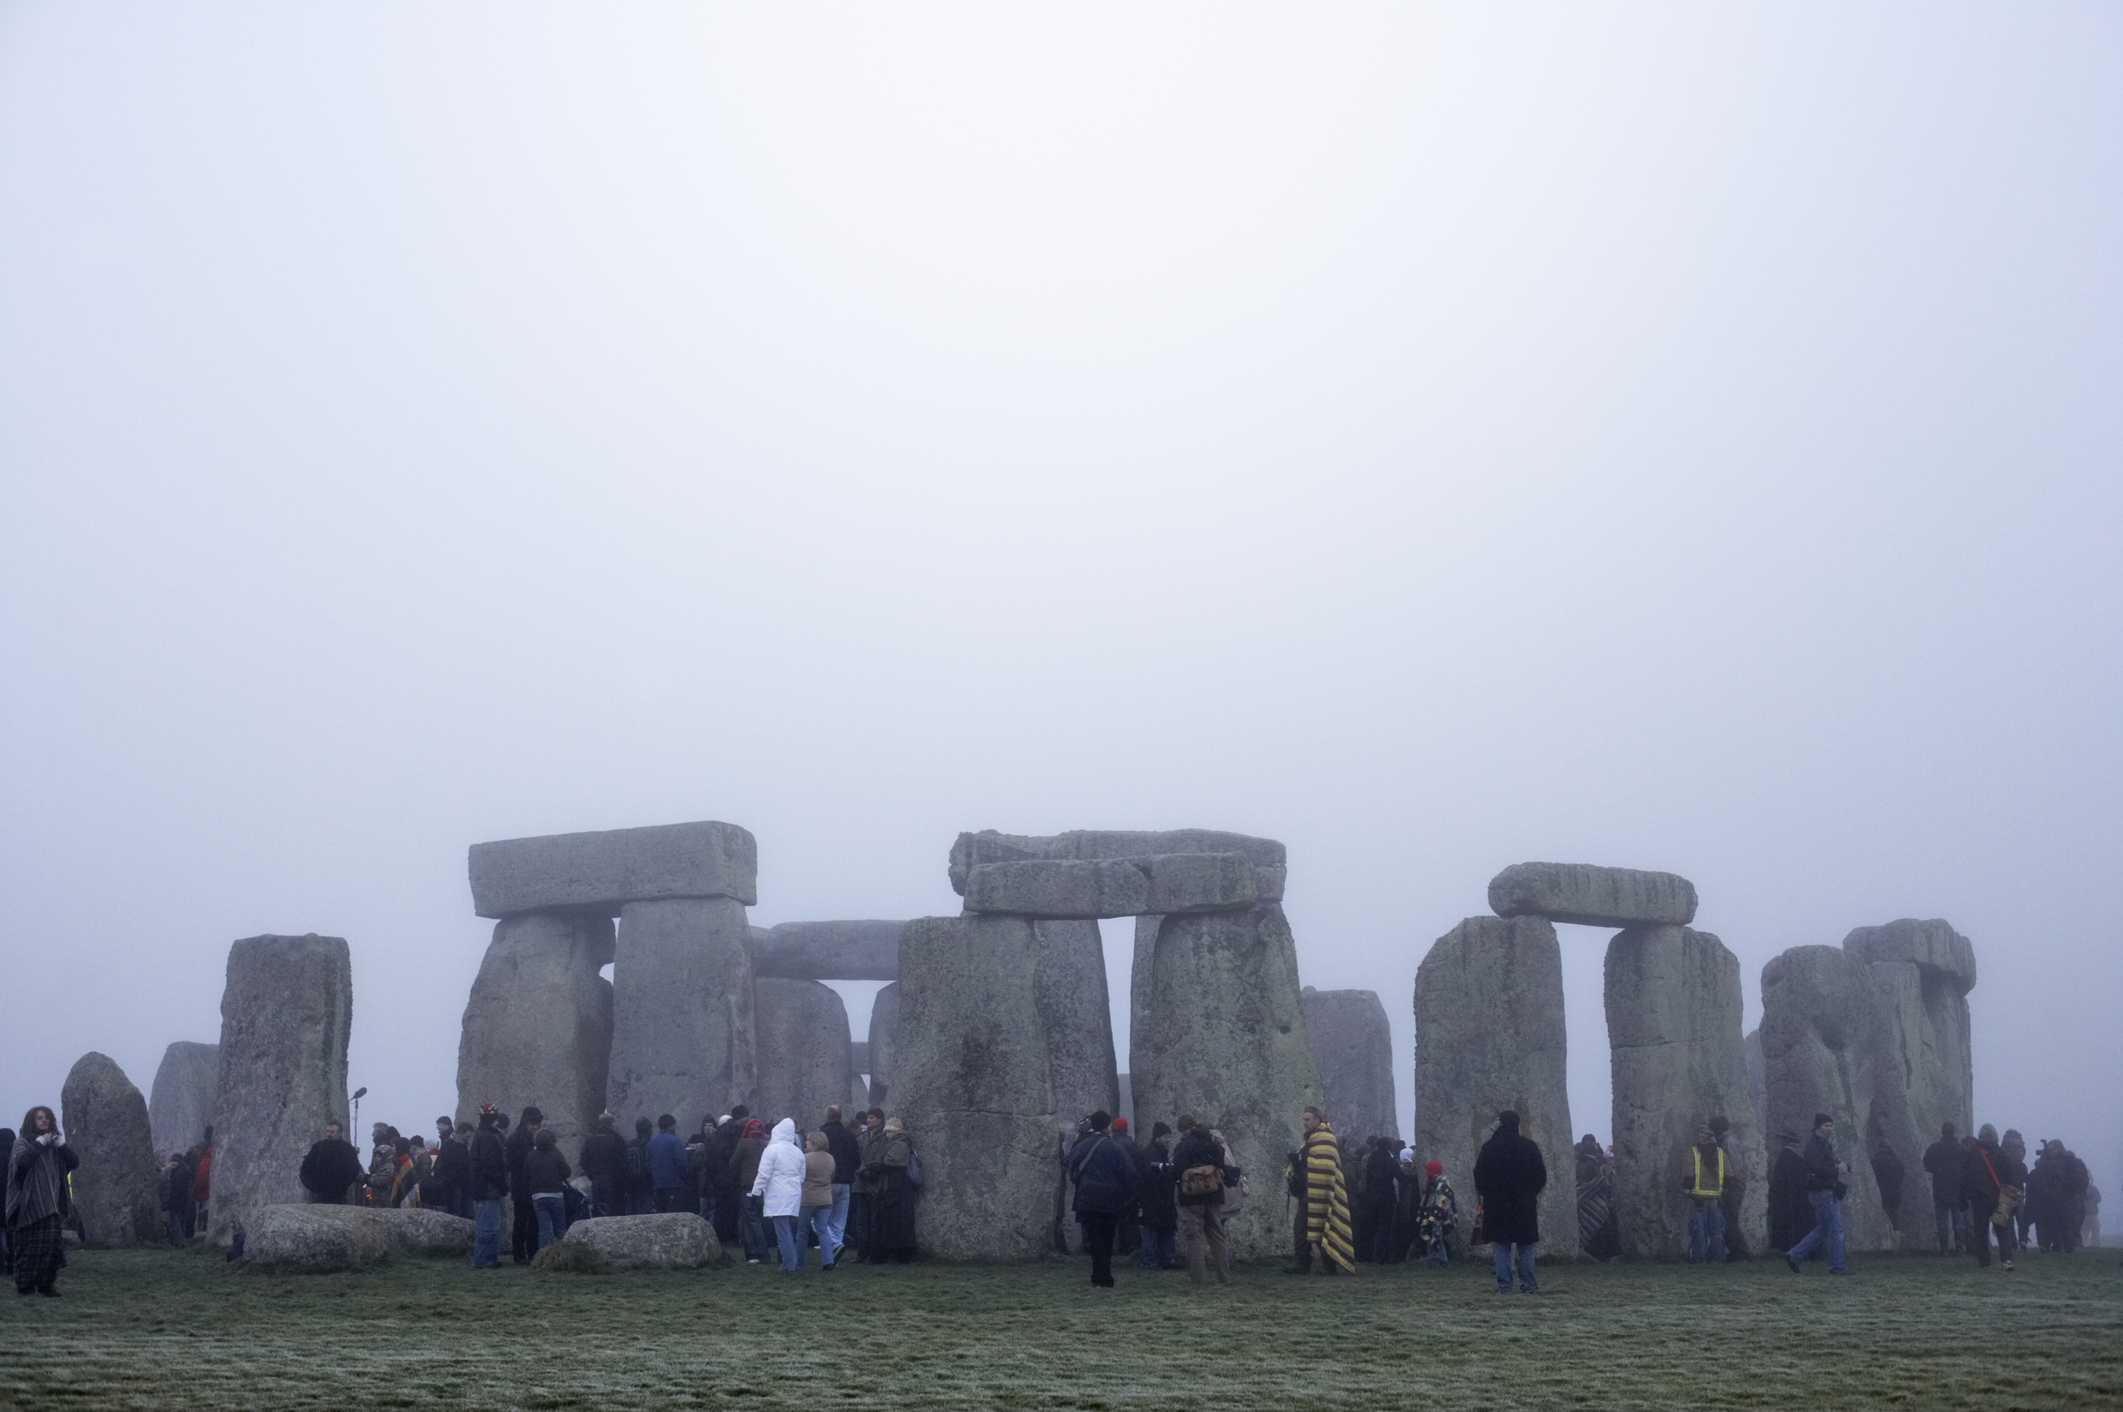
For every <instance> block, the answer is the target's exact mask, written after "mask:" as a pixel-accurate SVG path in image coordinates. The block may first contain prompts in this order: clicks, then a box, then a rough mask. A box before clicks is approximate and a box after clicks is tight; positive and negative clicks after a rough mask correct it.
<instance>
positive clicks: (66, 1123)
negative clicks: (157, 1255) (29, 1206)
mask: <svg viewBox="0 0 2123 1412" xmlns="http://www.w3.org/2000/svg"><path fill="white" fill-rule="evenodd" d="M59 1108H60V1113H59V1127H60V1130H61V1131H62V1132H64V1133H65V1134H66V1143H67V1146H68V1147H70V1148H72V1149H73V1152H74V1156H75V1157H77V1158H79V1159H80V1163H81V1165H80V1166H78V1167H76V1168H75V1169H74V1174H73V1191H74V1209H75V1210H76V1211H78V1212H79V1213H80V1215H81V1231H82V1235H83V1238H84V1239H85V1241H86V1243H87V1244H89V1245H145V1244H149V1243H151V1242H154V1241H156V1240H158V1239H160V1238H161V1236H162V1217H161V1214H160V1210H161V1208H160V1203H159V1202H158V1201H157V1199H156V1190H155V1187H156V1181H157V1178H158V1177H159V1176H160V1175H161V1169H162V1164H161V1162H160V1161H158V1160H157V1159H156V1156H155V1144H154V1140H153V1139H152V1138H151V1137H149V1135H148V1121H147V1100H146V1099H145V1098H142V1097H141V1096H140V1090H139V1089H137V1088H135V1087H134V1086H133V1082H132V1080H130V1079H128V1078H127V1077H126V1076H125V1070H123V1069H121V1068H119V1067H118V1065H117V1063H116V1062H115V1061H113V1060H112V1059H110V1058H109V1057H108V1056H106V1055H102V1054H97V1053H95V1052H93V1051H91V1052H90V1053H87V1054H84V1055H82V1056H81V1057H80V1058H79V1059H77V1060H75V1061H74V1067H73V1068H72V1069H71V1070H69V1071H68V1072H67V1075H66V1082H65V1083H64V1084H63V1085H61V1086H60V1089H59Z"/></svg>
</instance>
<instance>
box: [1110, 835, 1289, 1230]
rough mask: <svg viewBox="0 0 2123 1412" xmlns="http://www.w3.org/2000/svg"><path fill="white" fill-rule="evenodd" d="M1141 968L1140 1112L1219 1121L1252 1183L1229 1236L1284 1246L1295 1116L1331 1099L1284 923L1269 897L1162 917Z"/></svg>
mask: <svg viewBox="0 0 2123 1412" xmlns="http://www.w3.org/2000/svg"><path fill="white" fill-rule="evenodd" d="M1277 847H1278V848H1279V847H1280V845H1277ZM1279 890H1280V888H1278V891H1279ZM1148 970H1149V974H1150V984H1149V996H1148V999H1147V1003H1146V1005H1145V1010H1146V1015H1145V1018H1144V1020H1143V1022H1142V1023H1141V1024H1140V1026H1139V1027H1138V1028H1136V1029H1135V1031H1134V1033H1133V1034H1132V1035H1131V1036H1130V1041H1129V1063H1128V1073H1129V1077H1130V1079H1131V1081H1132V1083H1133V1086H1134V1090H1135V1095H1134V1096H1135V1106H1136V1114H1137V1117H1138V1119H1139V1120H1141V1121H1144V1122H1160V1121H1162V1122H1166V1123H1170V1122H1172V1121H1173V1119H1175V1118H1176V1117H1178V1116H1179V1115H1180V1114H1182V1113H1192V1114H1193V1115H1194V1116H1195V1117H1196V1118H1197V1119H1199V1120H1201V1121H1202V1122H1205V1123H1208V1124H1209V1125H1211V1126H1212V1127H1215V1128H1218V1129H1220V1130H1222V1132H1223V1134H1224V1138H1225V1140H1226V1141H1227V1142H1229V1143H1230V1145H1231V1149H1232V1155H1233V1156H1234V1157H1236V1158H1237V1160H1238V1164H1239V1166H1240V1167H1241V1168H1242V1169H1244V1171H1245V1172H1246V1174H1247V1177H1248V1182H1249V1185H1250V1186H1251V1188H1252V1191H1253V1202H1252V1204H1251V1205H1250V1206H1249V1207H1248V1208H1247V1210H1246V1211H1245V1212H1243V1213H1241V1214H1240V1215H1239V1216H1237V1217H1236V1218H1235V1219H1234V1221H1233V1224H1232V1230H1231V1241H1232V1245H1233V1246H1234V1248H1235V1249H1236V1250H1237V1251H1238V1253H1239V1255H1240V1256H1241V1257H1251V1256H1260V1255H1269V1254H1281V1253H1284V1252H1286V1251H1287V1249H1288V1246H1289V1227H1288V1225H1287V1224H1286V1223H1285V1222H1284V1220H1283V1218H1282V1203H1281V1202H1280V1201H1279V1200H1278V1199H1276V1195H1275V1194H1276V1192H1277V1191H1278V1190H1279V1189H1280V1186H1281V1182H1282V1173H1283V1167H1284V1163H1285V1161H1286V1160H1287V1158H1288V1156H1289V1154H1290V1153H1291V1152H1293V1151H1295V1150H1296V1149H1297V1146H1298V1141H1299V1134H1300V1133H1301V1131H1302V1129H1301V1128H1300V1127H1299V1117H1300V1115H1301V1114H1302V1112H1303V1111H1304V1109H1305V1108H1306V1107H1308V1106H1312V1107H1320V1108H1324V1107H1325V1106H1326V1097H1325V1095H1324V1093H1323V1092H1322V1091H1321V1087H1320V1076H1319V1066H1318V1065H1317V1064H1316V1063H1315V1062H1314V1061H1313V1058H1312V1048H1311V1044H1310V1042H1309V1041H1308V1040H1307V1038H1306V1030H1305V1011H1304V1004H1303V1001H1302V999H1301V998H1300V994H1299V988H1298V977H1297V944H1296V942H1295V940H1294V939H1293V938H1292V937H1291V935H1290V923H1289V921H1288V919H1286V918H1285V917H1284V916H1283V909H1282V907H1281V906H1280V905H1279V904H1277V903H1273V902H1266V903H1262V904H1260V905H1259V906H1256V907H1254V908H1252V909H1251V910H1250V911H1246V912H1236V913H1233V912H1212V913H1196V914H1193V915H1187V916H1168V917H1166V918H1164V920H1163V922H1162V923H1161V924H1160V925H1159V927H1158V931H1157V936H1156V938H1155V940H1154V942H1153V943H1152V946H1151V954H1150V960H1149V967H1148Z"/></svg>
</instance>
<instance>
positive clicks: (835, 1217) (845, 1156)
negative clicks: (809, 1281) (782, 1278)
mask: <svg viewBox="0 0 2123 1412" xmlns="http://www.w3.org/2000/svg"><path fill="white" fill-rule="evenodd" d="M819 1133H820V1134H821V1135H822V1136H823V1137H824V1138H825V1140H826V1152H827V1153H828V1154H829V1155H831V1157H832V1158H833V1179H832V1181H831V1183H830V1184H829V1185H830V1186H831V1187H832V1196H833V1213H832V1215H831V1216H829V1217H827V1219H826V1232H827V1234H828V1235H830V1236H832V1237H833V1239H832V1242H831V1243H830V1244H828V1243H827V1242H826V1241H824V1240H821V1241H819V1249H821V1250H823V1251H825V1252H826V1268H828V1269H831V1268H832V1266H833V1262H834V1261H835V1260H838V1259H839V1258H840V1248H841V1247H842V1246H843V1245H845V1244H846V1243H847V1239H848V1206H849V1203H850V1202H851V1201H852V1200H853V1199H854V1193H855V1174H856V1173H857V1172H858V1171H860V1170H862V1148H861V1147H860V1146H859V1145H857V1143H856V1141H855V1134H853V1133H851V1132H849V1131H848V1128H847V1125H846V1124H845V1123H843V1122H841V1120H840V1105H839V1104H837V1103H836V1104H834V1105H833V1106H832V1107H830V1108H828V1109H826V1121H825V1125H824V1126H823V1127H821V1128H820V1129H819Z"/></svg>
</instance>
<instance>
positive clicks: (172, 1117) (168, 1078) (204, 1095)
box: [147, 1039, 221, 1157]
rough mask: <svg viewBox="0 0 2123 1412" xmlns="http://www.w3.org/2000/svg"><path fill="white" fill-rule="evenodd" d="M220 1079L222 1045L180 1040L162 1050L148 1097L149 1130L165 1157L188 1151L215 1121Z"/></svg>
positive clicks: (158, 1150) (159, 1153)
mask: <svg viewBox="0 0 2123 1412" xmlns="http://www.w3.org/2000/svg"><path fill="white" fill-rule="evenodd" d="M220 1082H221V1046H220V1045H218V1044H196V1043H194V1042H193V1041H191V1040H188V1039H180V1040H178V1041H176V1042H175V1043H173V1044H171V1045H170V1047H169V1048H167V1049H165V1050H163V1051H162V1063H161V1065H160V1066H159V1067H158V1068H157V1069H156V1070H155V1086H154V1087H153V1088H152V1089H150V1090H149V1092H148V1099H147V1125H148V1130H149V1131H150V1132H152V1133H153V1134H154V1136H155V1152H156V1154H157V1155H159V1156H162V1157H167V1156H169V1155H170V1154H171V1153H172V1152H188V1151H190V1150H191V1148H192V1145H193V1144H194V1143H197V1142H201V1141H204V1140H205V1137H206V1130H207V1127H208V1125H209V1124H211V1123H212V1122H213V1121H214V1089H215V1086H216V1085H217V1084H219V1083H220Z"/></svg>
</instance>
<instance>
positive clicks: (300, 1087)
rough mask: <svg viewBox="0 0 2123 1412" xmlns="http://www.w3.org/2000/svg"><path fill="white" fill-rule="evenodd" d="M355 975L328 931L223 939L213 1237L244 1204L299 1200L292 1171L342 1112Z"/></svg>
mask: <svg viewBox="0 0 2123 1412" xmlns="http://www.w3.org/2000/svg"><path fill="white" fill-rule="evenodd" d="M353 1014H354V973H353V963H352V960H351V958H350V956H349V955H348V952H347V945H346V942H345V941H344V940H343V939H341V938H339V937H336V936H318V935H317V934H316V933H315V932H311V933H310V934H309V935H307V936H254V937H247V938H245V939H244V940H242V941H239V942H237V943H235V944H234V945H233V946H231V947H229V959H228V980H227V983H226V985H225V986H224V987H223V989H222V992H221V1076H220V1078H219V1080H218V1081H217V1083H216V1086H215V1094H214V1154H213V1156H214V1165H213V1177H212V1183H213V1198H212V1200H211V1201H210V1203H209V1210H210V1211H211V1213H212V1228H211V1232H210V1233H211V1235H212V1237H213V1238H214V1239H215V1240H217V1241H218V1240H223V1239H225V1238H226V1237H227V1236H228V1235H229V1233H230V1231H231V1230H233V1229H234V1228H235V1227H236V1226H238V1225H240V1224H241V1223H242V1222H243V1220H244V1218H245V1217H246V1216H247V1215H248V1214H249V1212H250V1211H251V1210H253V1209H254V1208H256V1207H259V1206H271V1205H281V1204H286V1203H290V1202H300V1201H302V1200H303V1199H304V1197H303V1190H302V1183H301V1182H300V1181H299V1180H298V1179H297V1176H296V1172H297V1170H298V1169H299V1168H300V1167H301V1166H302V1158H303V1155H304V1154H305V1153H307V1152H308V1151H309V1149H310V1144H311V1143H313V1142H315V1141H317V1139H319V1138H320V1137H323V1136H324V1127H325V1124H327V1123H339V1124H342V1125H343V1124H344V1123H345V1122H346V1120H347V1091H346V1045H347V1035H348V1031H349V1029H350V1027H351V1026H352V1023H353Z"/></svg>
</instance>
